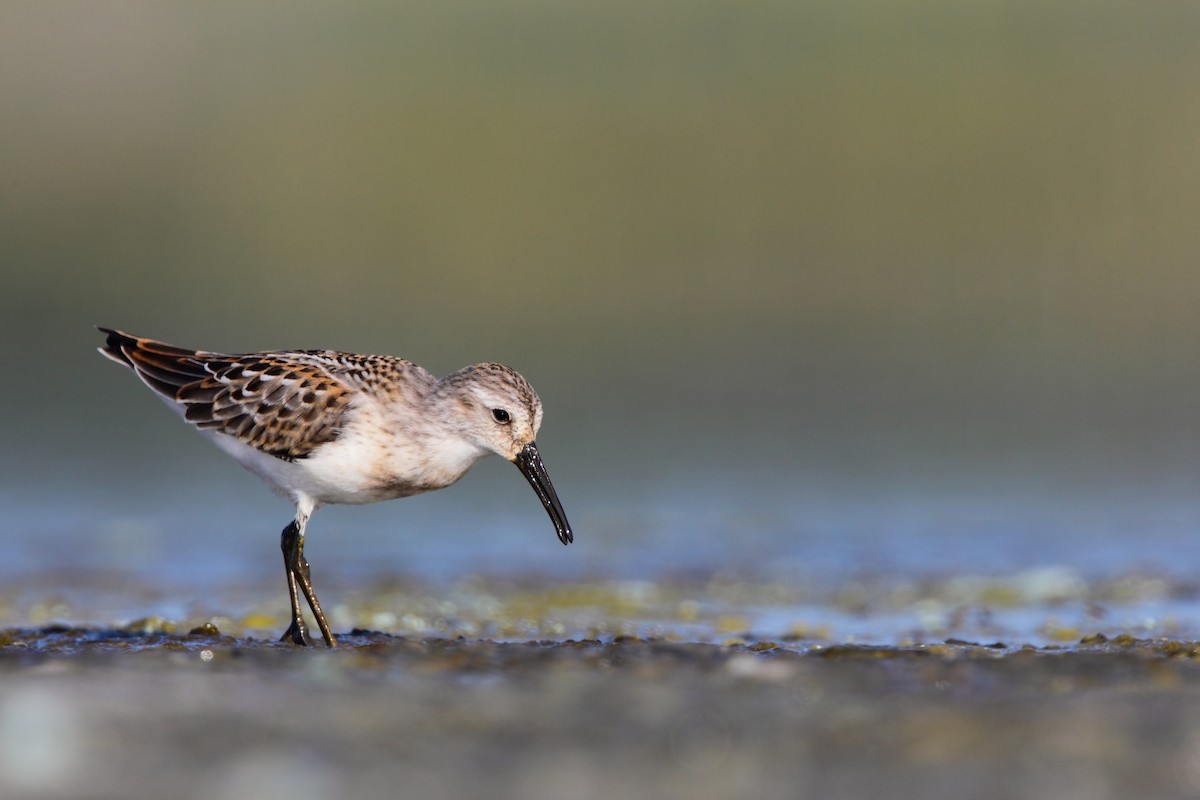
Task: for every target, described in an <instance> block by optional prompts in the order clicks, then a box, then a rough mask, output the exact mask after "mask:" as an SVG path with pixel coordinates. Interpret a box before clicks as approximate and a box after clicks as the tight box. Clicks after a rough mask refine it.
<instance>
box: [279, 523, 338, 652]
mask: <svg viewBox="0 0 1200 800" xmlns="http://www.w3.org/2000/svg"><path fill="white" fill-rule="evenodd" d="M307 521H308V518H307V516H305V517H300V516H297V518H296V519H294V520H292V521H291V522H290V523H288V525H287V527H286V528H284V529H283V534H282V535H281V536H280V538H279V544H280V548H281V549H282V550H283V568H284V570H285V571H286V572H287V579H288V596H289V597H290V598H291V601H292V624H291V625H289V626H288V629H287V630H286V631H284V633H283V636H281V637H280V641H285V642H286V641H290V642H292V643H293V644H298V645H309V644H312V640H311V639H310V638H309V636H308V626H307V625H305V624H304V611H303V609H302V608H301V607H300V595H301V594H303V595H304V599H305V600H307V601H308V607H309V608H311V609H312V613H313V616H314V617H315V618H316V620H317V627H318V628H320V630H321V638H323V639H324V640H325V644H326V645H328V646H329V647H333V646H335V645H336V644H337V642H336V641H334V638H333V633H332V632H331V631H330V630H329V623H327V622H326V621H325V614H324V612H322V611H321V603H320V602H319V601H318V600H317V594H316V592H314V591H313V585H312V577H311V573H310V572H309V568H308V561H307V560H306V559H305V558H304V523H305V522H307Z"/></svg>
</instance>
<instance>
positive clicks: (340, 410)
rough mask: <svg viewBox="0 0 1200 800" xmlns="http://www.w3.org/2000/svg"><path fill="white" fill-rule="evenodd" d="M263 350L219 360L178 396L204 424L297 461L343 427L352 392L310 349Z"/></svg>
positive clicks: (187, 414) (200, 424)
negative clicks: (291, 353)
mask: <svg viewBox="0 0 1200 800" xmlns="http://www.w3.org/2000/svg"><path fill="white" fill-rule="evenodd" d="M297 355H301V356H307V357H305V358H303V360H297V359H294V358H290V357H289V354H286V353H260V354H254V355H245V356H233V357H228V358H227V360H219V361H218V360H213V361H210V362H208V364H207V367H208V369H209V371H210V372H211V374H210V375H209V376H208V377H206V378H204V379H203V380H199V381H196V382H195V383H191V384H188V385H187V386H184V387H182V388H180V389H179V391H178V393H177V394H176V395H175V399H176V400H177V401H178V402H180V403H183V404H184V405H185V406H186V407H187V409H186V411H185V413H184V416H185V417H186V418H187V420H188V421H189V422H191V423H192V424H194V425H195V426H196V427H198V428H203V429H205V430H218V431H221V432H222V433H225V434H228V435H230V436H233V437H234V438H236V439H238V440H240V441H241V442H243V443H244V444H247V445H249V446H250V447H253V448H254V449H256V450H260V451H262V452H264V453H267V454H268V455H272V456H275V457H276V458H282V459H284V460H286V461H295V460H297V459H301V458H305V457H307V456H309V455H311V454H312V452H313V451H314V450H316V449H317V447H319V446H320V445H322V444H325V443H327V442H332V441H333V440H334V439H336V438H337V436H338V434H339V433H340V431H341V426H342V424H343V422H344V421H345V420H344V417H345V414H346V409H347V408H348V407H349V403H350V392H351V390H350V389H349V388H347V387H346V386H345V385H344V384H343V383H342V382H341V381H339V380H338V379H337V378H335V377H333V376H332V375H331V374H330V373H329V372H328V371H326V370H325V369H323V368H322V366H321V365H320V363H319V362H320V359H319V358H314V357H313V356H312V355H309V354H297Z"/></svg>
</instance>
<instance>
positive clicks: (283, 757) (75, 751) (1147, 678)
mask: <svg viewBox="0 0 1200 800" xmlns="http://www.w3.org/2000/svg"><path fill="white" fill-rule="evenodd" d="M0 642H2V643H3V646H0V764H2V766H3V769H0V790H2V791H0V795H2V796H4V797H26V796H28V797H59V796H61V797H82V798H91V797H95V798H106V797H131V798H141V797H147V798H149V797H161V796H167V795H170V796H174V797H184V798H188V797H197V798H199V797H202V796H203V797H214V796H219V797H256V798H273V797H288V798H290V800H296V799H297V798H334V797H340V796H354V797H423V798H461V797H494V798H510V797H511V798H517V797H520V798H542V797H545V798H551V797H553V798H600V797H667V798H674V797H679V798H684V797H687V798H707V797H735V796H742V797H744V796H755V797H781V798H782V797H862V796H868V795H874V794H887V795H888V796H891V797H933V798H937V797H946V798H949V797H961V796H964V792H965V793H966V794H967V795H969V796H972V797H982V798H1010V797H1011V798H1017V797H1032V796H1046V797H1049V796H1053V797H1076V796H1079V797H1082V796H1088V797H1114V798H1115V797H1128V796H1153V797H1187V796H1193V795H1194V794H1195V793H1196V792H1197V791H1200V644H1197V643H1196V642H1189V641H1180V640H1172V639H1154V640H1150V639H1136V638H1134V637H1117V638H1111V639H1107V638H1104V637H1095V638H1092V639H1090V640H1089V641H1087V642H1084V643H1078V644H1075V645H1071V646H1065V647H1058V646H1056V647H1042V648H1035V647H1021V646H1016V647H1012V646H997V645H996V644H994V643H984V644H972V643H960V642H949V643H939V644H926V645H914V646H905V647H892V646H865V645H819V644H812V645H805V644H803V643H772V642H756V643H749V644H731V645H719V644H703V643H688V642H675V641H665V640H647V639H642V638H637V637H616V638H613V639H610V640H583V641H580V640H565V641H555V640H546V641H530V642H523V643H522V642H517V643H512V642H508V643H506V642H493V641H488V640H469V639H465V638H461V639H460V638H455V639H446V638H427V639H420V638H415V637H401V636H393V635H389V634H385V633H378V632H368V631H355V632H351V633H347V634H343V635H342V638H341V646H340V647H339V648H337V649H336V650H333V651H327V650H324V649H320V648H312V649H301V648H294V647H292V646H290V645H283V644H279V643H277V642H274V641H270V640H262V639H253V638H246V637H239V638H233V637H225V636H220V635H215V636H214V635H211V632H205V631H198V632H197V633H195V634H191V635H189V634H167V633H151V634H146V633H140V632H133V631H128V630H118V629H106V628H74V627H68V626H47V627H42V628H10V629H6V630H4V631H2V632H0ZM988 644H991V646H987V645H988Z"/></svg>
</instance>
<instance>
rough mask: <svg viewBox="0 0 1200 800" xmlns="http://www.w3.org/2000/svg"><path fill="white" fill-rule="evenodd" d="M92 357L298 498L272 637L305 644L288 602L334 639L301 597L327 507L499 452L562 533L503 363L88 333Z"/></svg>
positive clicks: (415, 489)
mask: <svg viewBox="0 0 1200 800" xmlns="http://www.w3.org/2000/svg"><path fill="white" fill-rule="evenodd" d="M100 330H101V331H102V332H103V333H105V334H107V335H108V340H107V341H106V342H105V344H104V346H103V347H101V348H99V350H100V352H101V353H102V354H103V355H105V356H107V357H108V358H110V359H112V360H113V361H115V362H117V363H118V364H123V365H125V366H127V367H129V368H131V369H132V370H133V371H134V372H135V373H136V374H137V376H138V377H139V378H141V379H142V382H143V383H145V384H146V385H147V386H149V387H150V388H151V389H153V390H154V391H155V392H156V393H157V394H158V395H159V396H160V397H162V398H163V399H164V400H166V401H167V405H169V406H171V407H172V408H174V409H175V410H176V411H177V412H179V413H180V414H181V415H182V416H183V418H184V419H185V420H187V421H188V422H190V423H191V424H192V425H194V426H196V427H197V428H199V429H200V430H201V431H202V432H203V433H205V434H206V435H207V436H208V437H209V438H211V439H212V440H213V441H214V442H215V443H216V444H217V446H218V447H220V448H221V449H222V450H224V451H225V452H226V453H228V454H229V455H231V456H233V457H234V458H235V459H237V460H238V462H240V463H241V464H242V466H244V467H246V469H248V470H250V471H251V472H253V473H255V474H256V475H258V476H259V477H261V478H262V479H263V480H265V481H266V482H267V483H268V484H269V485H270V486H271V487H272V488H273V489H275V491H277V492H278V493H279V494H281V495H283V496H285V497H287V498H289V499H290V500H291V501H292V502H294V503H295V504H296V517H295V519H293V520H292V521H291V522H290V523H288V525H287V527H285V528H284V529H283V535H282V538H281V546H282V548H283V564H284V569H285V570H286V572H287V581H288V592H289V594H290V595H291V601H292V623H291V625H290V626H288V629H287V631H286V632H285V633H284V634H283V636H282V637H281V638H282V640H283V641H291V642H294V643H295V644H300V645H306V644H310V641H309V636H308V629H307V627H306V625H305V622H304V614H303V611H302V610H301V607H300V596H301V595H303V596H304V599H305V600H306V601H307V602H308V607H309V608H310V609H312V613H313V616H314V617H315V618H316V621H317V627H318V628H320V630H321V636H322V638H323V639H324V640H325V644H327V645H328V646H330V647H333V646H334V644H335V643H336V642H335V641H334V638H333V634H332V633H331V632H330V630H329V625H328V624H327V623H326V622H325V615H324V614H323V613H322V612H321V604H320V603H319V602H317V595H316V593H315V592H314V591H313V586H312V579H311V577H310V575H309V567H308V561H306V560H305V558H304V527H305V525H306V523H307V522H308V518H309V517H310V516H311V515H312V513H313V511H315V510H316V509H317V507H318V506H320V505H322V504H326V503H374V502H377V501H379V500H392V499H395V498H397V497H408V496H410V495H414V494H419V493H421V492H427V491H430V490H432V489H441V488H442V487H444V486H449V485H450V484H452V483H454V482H455V481H457V480H458V479H459V478H461V477H462V476H463V475H464V474H465V473H466V471H467V470H468V469H470V468H471V466H472V465H474V464H475V462H476V461H479V460H480V459H481V458H483V457H485V456H488V455H491V454H492V453H497V454H499V455H501V456H504V457H505V458H506V459H508V460H509V461H511V462H513V463H514V464H516V465H517V467H518V468H519V469H520V470H521V472H522V473H523V474H524V475H525V477H526V478H527V479H528V480H529V483H530V484H531V485H532V486H533V489H534V491H535V492H537V495H538V497H539V498H540V499H541V501H542V505H543V506H545V508H546V511H547V512H548V513H549V514H550V519H551V520H553V522H554V528H555V530H557V531H558V538H559V540H560V541H561V542H562V543H563V544H570V543H571V542H572V541H573V540H574V537H573V535H572V534H571V526H570V524H568V522H567V516H566V514H565V513H564V512H563V508H562V504H561V503H560V502H559V501H558V495H557V494H556V493H555V491H554V485H553V484H552V483H551V482H550V476H549V475H548V474H547V473H546V467H545V465H544V464H543V463H542V457H541V455H539V453H538V448H537V444H536V443H535V442H534V439H535V437H536V436H537V432H538V429H539V428H540V427H541V424H542V404H541V401H540V400H538V396H537V394H536V393H535V392H534V391H533V387H531V386H530V385H529V383H528V382H526V380H525V379H524V378H522V377H521V376H520V375H518V374H517V373H516V371H514V370H512V369H510V368H509V367H506V366H504V365H503V364H475V365H473V366H470V367H463V368H462V369H460V370H459V371H458V372H453V373H451V374H449V375H447V376H446V377H444V378H435V377H434V376H433V375H432V374H430V373H429V372H428V371H426V370H425V369H423V368H421V367H419V366H417V365H416V364H413V363H412V362H411V361H405V360H404V359H401V358H393V357H391V356H367V355H357V354H354V353H338V352H334V351H332V350H289V351H273V352H267V353H250V354H247V355H223V354H221V353H209V352H205V351H203V350H186V349H184V348H181V347H174V346H172V345H169V344H164V343H162V342H156V341H154V340H153V339H144V338H141V337H138V336H131V335H129V334H127V333H122V332H121V331H117V330H111V329H109V328H100Z"/></svg>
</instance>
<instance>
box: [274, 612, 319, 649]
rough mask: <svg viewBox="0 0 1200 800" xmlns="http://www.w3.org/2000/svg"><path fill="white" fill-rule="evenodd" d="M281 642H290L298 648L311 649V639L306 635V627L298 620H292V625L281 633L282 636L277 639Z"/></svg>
mask: <svg viewBox="0 0 1200 800" xmlns="http://www.w3.org/2000/svg"><path fill="white" fill-rule="evenodd" d="M279 641H281V642H291V643H292V644H294V645H298V646H300V647H311V646H312V639H311V638H309V635H308V627H307V626H306V625H305V624H304V623H303V622H302V621H300V620H298V619H294V620H292V624H291V625H289V626H288V629H287V630H286V631H284V632H283V636H280V637H279Z"/></svg>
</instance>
